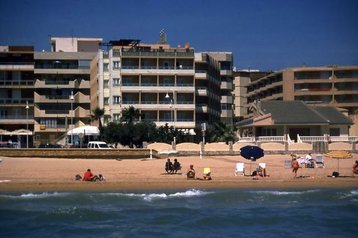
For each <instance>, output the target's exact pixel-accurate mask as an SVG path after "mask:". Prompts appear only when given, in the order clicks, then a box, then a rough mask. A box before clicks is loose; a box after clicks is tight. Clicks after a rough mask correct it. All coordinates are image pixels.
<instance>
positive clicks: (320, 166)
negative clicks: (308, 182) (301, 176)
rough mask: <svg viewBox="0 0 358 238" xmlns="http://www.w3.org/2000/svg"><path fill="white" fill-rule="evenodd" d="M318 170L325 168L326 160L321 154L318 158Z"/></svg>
mask: <svg viewBox="0 0 358 238" xmlns="http://www.w3.org/2000/svg"><path fill="white" fill-rule="evenodd" d="M316 168H324V158H323V155H321V154H319V155H317V156H316Z"/></svg>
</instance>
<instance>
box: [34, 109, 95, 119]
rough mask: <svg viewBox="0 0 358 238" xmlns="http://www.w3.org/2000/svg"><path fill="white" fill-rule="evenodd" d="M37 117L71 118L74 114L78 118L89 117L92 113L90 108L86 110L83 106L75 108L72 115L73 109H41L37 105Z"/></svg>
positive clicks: (35, 112) (35, 113) (35, 111)
mask: <svg viewBox="0 0 358 238" xmlns="http://www.w3.org/2000/svg"><path fill="white" fill-rule="evenodd" d="M34 115H35V118H54V117H67V118H71V117H72V116H74V117H76V118H89V117H90V115H91V111H90V110H85V109H83V108H82V107H77V108H76V109H75V112H74V115H72V113H71V110H40V109H39V108H37V107H35V110H34Z"/></svg>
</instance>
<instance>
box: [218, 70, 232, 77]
mask: <svg viewBox="0 0 358 238" xmlns="http://www.w3.org/2000/svg"><path fill="white" fill-rule="evenodd" d="M220 75H226V76H232V70H223V69H221V70H220Z"/></svg>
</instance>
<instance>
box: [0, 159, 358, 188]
mask: <svg viewBox="0 0 358 238" xmlns="http://www.w3.org/2000/svg"><path fill="white" fill-rule="evenodd" d="M302 156H304V155H303V154H302ZM313 156H315V155H313ZM174 158H175V157H173V156H171V157H170V159H171V160H172V161H173V160H174ZM0 159H1V160H2V162H1V163H0V192H1V193H9V192H14V193H22V192H92V191H94V192H126V191H138V192H139V191H160V190H176V191H177V190H185V189H240V188H242V189H247V188H249V189H311V188H312V189H315V188H353V189H355V188H358V175H357V176H356V177H352V166H353V164H354V161H355V160H357V159H358V155H356V154H355V155H354V157H353V158H351V159H341V160H339V161H338V160H337V159H332V158H327V157H325V167H324V168H301V169H299V171H298V176H300V177H298V178H294V174H293V173H292V170H291V169H290V168H285V167H284V161H285V160H290V159H291V157H290V156H289V155H266V156H265V157H263V158H261V159H259V160H257V161H256V162H252V163H251V162H250V161H248V160H246V159H244V158H242V157H241V156H222V157H220V156H214V157H203V159H200V158H199V157H195V156H188V157H177V159H178V160H179V162H180V163H181V165H182V167H183V168H182V171H181V172H179V173H178V174H174V175H168V174H167V173H166V172H165V170H164V164H165V162H166V159H149V158H138V159H128V160H113V159H57V158H47V159H45V158H10V157H0ZM237 162H244V163H245V170H246V174H247V175H248V174H250V172H252V171H253V170H254V169H255V168H256V167H257V166H258V163H266V170H267V174H269V175H270V176H269V177H264V178H262V177H260V178H259V179H258V180H254V179H253V177H252V176H235V164H236V163H237ZM338 163H339V165H338ZM190 164H193V165H194V168H195V170H196V177H197V178H202V175H203V169H204V167H210V168H211V172H212V178H213V179H212V180H210V181H204V180H187V178H186V176H185V173H186V170H187V169H188V168H189V165H190ZM338 166H339V173H340V175H341V176H344V177H338V178H332V177H328V175H332V172H333V171H338ZM88 168H90V169H91V170H92V172H93V173H94V174H102V175H103V176H104V177H105V178H106V181H104V182H83V181H76V180H75V175H76V174H80V175H81V176H82V175H83V173H84V172H85V171H86V170H87V169H88Z"/></svg>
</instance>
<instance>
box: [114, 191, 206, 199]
mask: <svg viewBox="0 0 358 238" xmlns="http://www.w3.org/2000/svg"><path fill="white" fill-rule="evenodd" d="M209 193H210V192H205V191H201V190H196V189H191V190H187V191H184V192H176V193H170V194H166V193H148V194H147V193H141V194H140V193H110V194H108V193H107V195H116V196H125V197H136V198H141V199H144V200H145V201H152V200H153V199H168V198H180V197H197V196H204V195H206V194H209Z"/></svg>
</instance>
